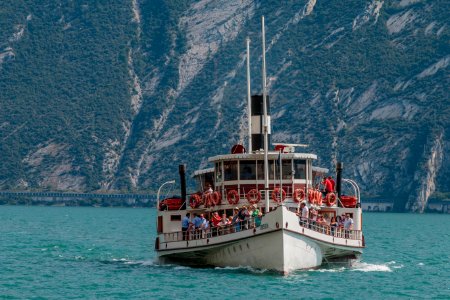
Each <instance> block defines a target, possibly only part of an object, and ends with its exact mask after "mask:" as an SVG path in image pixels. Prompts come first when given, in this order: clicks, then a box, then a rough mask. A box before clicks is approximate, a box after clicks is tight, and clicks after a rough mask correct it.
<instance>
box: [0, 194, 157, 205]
mask: <svg viewBox="0 0 450 300" xmlns="http://www.w3.org/2000/svg"><path fill="white" fill-rule="evenodd" d="M2 202H3V204H5V203H10V204H45V205H53V204H54V205H58V204H64V205H74V206H76V205H102V206H120V205H125V206H130V205H133V206H134V205H137V206H152V205H153V204H154V203H155V202H156V196H155V195H151V194H118V193H108V194H107V193H72V192H52V191H47V192H31V191H0V204H2Z"/></svg>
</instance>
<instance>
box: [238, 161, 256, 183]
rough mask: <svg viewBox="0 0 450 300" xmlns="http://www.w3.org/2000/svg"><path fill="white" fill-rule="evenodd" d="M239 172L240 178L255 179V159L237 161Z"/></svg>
mask: <svg viewBox="0 0 450 300" xmlns="http://www.w3.org/2000/svg"><path fill="white" fill-rule="evenodd" d="M239 168H240V173H241V180H255V179H256V161H254V160H241V161H240V162H239Z"/></svg>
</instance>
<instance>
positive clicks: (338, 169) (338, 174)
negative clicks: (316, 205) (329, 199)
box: [336, 162, 344, 198]
mask: <svg viewBox="0 0 450 300" xmlns="http://www.w3.org/2000/svg"><path fill="white" fill-rule="evenodd" d="M343 169H344V163H343V162H338V163H337V164H336V192H337V194H338V198H341V188H342V170H343Z"/></svg>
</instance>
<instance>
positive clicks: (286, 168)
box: [278, 159, 292, 179]
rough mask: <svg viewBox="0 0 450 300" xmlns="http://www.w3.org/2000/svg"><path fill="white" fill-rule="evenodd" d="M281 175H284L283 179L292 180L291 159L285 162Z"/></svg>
mask: <svg viewBox="0 0 450 300" xmlns="http://www.w3.org/2000/svg"><path fill="white" fill-rule="evenodd" d="M278 172H279V171H278ZM281 173H282V174H283V179H291V178H292V161H291V160H290V159H289V160H283V166H282V169H281ZM278 174H279V173H278ZM278 176H279V175H278Z"/></svg>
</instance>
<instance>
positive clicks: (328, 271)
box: [308, 267, 345, 273]
mask: <svg viewBox="0 0 450 300" xmlns="http://www.w3.org/2000/svg"><path fill="white" fill-rule="evenodd" d="M308 271H309V272H319V273H336V272H344V271H345V268H344V267H341V268H333V269H311V270H308Z"/></svg>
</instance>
